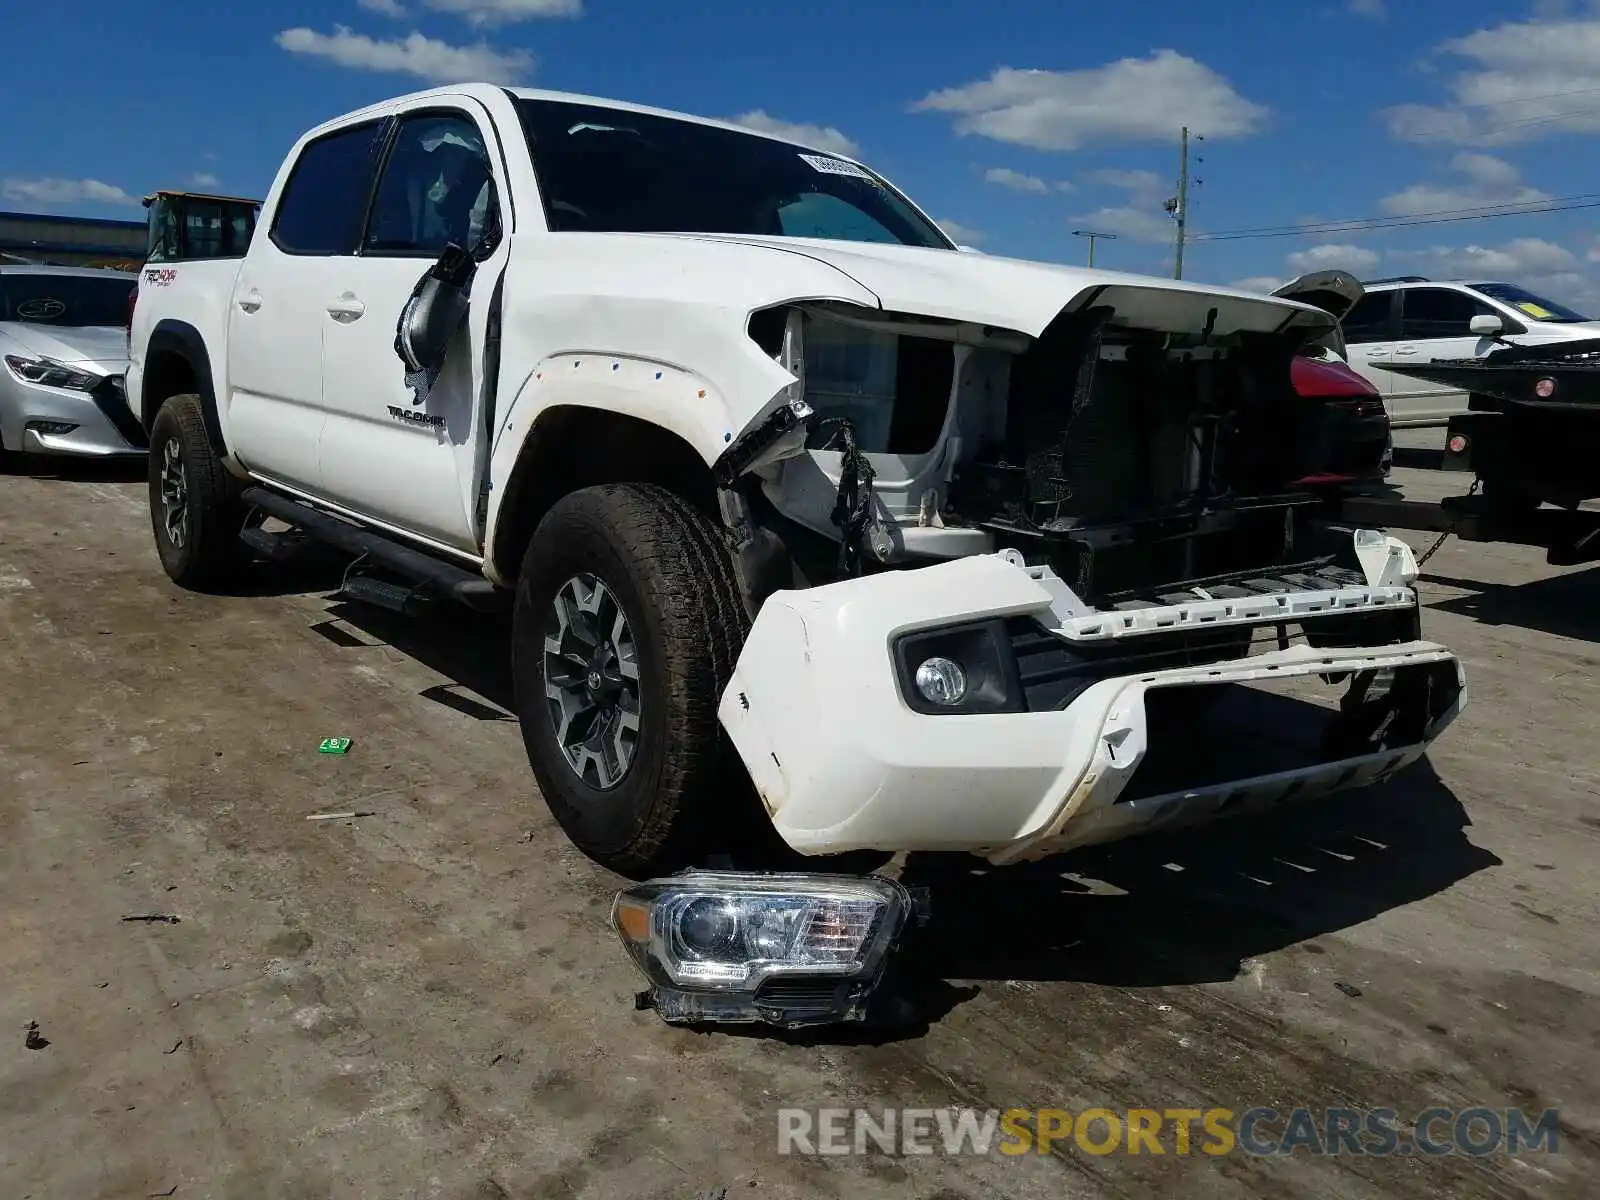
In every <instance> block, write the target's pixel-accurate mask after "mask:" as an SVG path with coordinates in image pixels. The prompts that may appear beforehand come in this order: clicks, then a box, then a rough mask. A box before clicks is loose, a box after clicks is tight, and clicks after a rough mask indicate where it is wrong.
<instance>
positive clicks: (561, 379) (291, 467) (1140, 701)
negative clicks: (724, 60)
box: [127, 84, 1465, 873]
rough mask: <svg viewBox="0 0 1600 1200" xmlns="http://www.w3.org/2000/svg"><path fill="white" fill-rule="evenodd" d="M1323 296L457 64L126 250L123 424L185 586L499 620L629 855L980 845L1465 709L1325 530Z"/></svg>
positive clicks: (1161, 821) (1410, 740)
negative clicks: (307, 545) (232, 195)
mask: <svg viewBox="0 0 1600 1200" xmlns="http://www.w3.org/2000/svg"><path fill="white" fill-rule="evenodd" d="M1332 327H1333V322H1332V319H1331V318H1330V317H1329V315H1328V314H1327V313H1326V312H1324V311H1321V310H1319V309H1317V308H1313V307H1311V306H1309V305H1305V304H1300V303H1295V302H1292V301H1289V300H1286V299H1281V298H1273V297H1266V296H1260V295H1254V294H1249V293H1245V292H1240V291H1236V290H1231V289H1226V288H1211V287H1205V286H1197V285H1193V284H1188V283H1181V282H1173V281H1167V280H1160V279H1154V278H1145V277H1140V276H1132V275H1119V274H1111V273H1106V272H1096V271H1084V270H1077V269H1072V268H1066V267H1060V266H1053V265H1046V264H1039V263H1029V262H1021V261H1015V260H1009V259H1003V258H998V257H991V256H988V255H984V254H979V253H969V252H965V251H964V249H963V248H962V247H959V246H957V245H955V244H954V243H952V242H951V240H950V239H949V238H948V237H946V236H945V234H944V233H943V232H941V231H940V229H939V227H938V226H937V225H936V224H935V223H934V222H933V221H932V220H930V219H929V218H928V217H927V216H926V215H925V214H924V212H923V211H922V210H920V209H919V208H918V207H917V206H916V205H915V204H913V203H912V202H911V201H910V200H909V199H907V198H906V197H905V196H904V195H903V194H902V193H901V192H899V191H898V190H897V189H896V188H895V187H893V186H892V185H891V184H890V183H888V182H887V181H886V180H884V179H883V178H882V177H881V176H879V175H878V174H876V173H875V172H873V171H872V170H870V169H869V168H867V167H866V166H863V165H862V164H861V163H859V162H856V161H853V160H850V159H847V158H843V157H840V156H838V155H836V154H830V153H825V152H823V151H820V150H817V149H815V148H813V147H808V146H803V145H795V144H791V143H789V142H786V141H784V140H781V139H778V138H774V137H769V136H766V135H764V134H761V133H756V132H751V131H749V130H744V129H739V128H736V127H733V126H730V125H727V124H723V123H719V122H715V121H707V120H702V119H699V118H695V117H689V116H683V115H680V114H675V113H669V112H662V111H659V110H653V109H647V108H641V107H638V106H634V105H629V104H623V103H615V102H611V101H603V100H594V99H590V98H585V97H577V96H568V95H559V94H552V93H542V92H532V91H523V90H516V89H505V88H499V87H493V86H489V85H478V84H474V85H466V86H459V87H449V88H443V89H439V90H434V91H429V92H424V93H420V94H415V95H409V96H405V97H402V98H399V99H395V100H391V101H388V102H386V103H383V104H378V105H375V106H373V107H371V108H367V109H363V110H361V111H360V112H355V113H351V114H349V115H348V116H344V117H340V118H338V119H337V120H333V121H330V122H328V123H327V124H324V125H322V126H319V127H318V128H316V129H313V130H311V131H310V132H308V133H307V134H305V135H304V137H302V138H301V139H300V140H299V142H297V143H296V145H295V146H294V148H293V150H292V151H291V152H290V154H289V156H288V157H287V159H286V160H285V162H284V164H283V166H282V168H281V169H280V170H279V172H278V175H277V178H276V180H275V181H274V183H273V185H272V188H271V191H270V193H269V194H268V196H267V199H266V201H265V205H264V207H263V210H262V213H261V218H260V223H259V226H258V227H257V229H256V232H255V235H254V237H253V239H252V241H251V242H250V244H249V247H248V250H247V251H246V252H245V254H244V256H243V258H242V260H233V261H227V260H212V261H203V262H194V263H181V264H177V265H173V266H165V267H160V268H151V269H149V270H147V271H146V272H145V273H144V275H143V277H142V280H141V283H140V288H139V296H138V301H137V305H136V309H135V312H134V316H133V321H132V327H131V365H130V367H129V369H128V373H127V391H128V396H129V398H130V403H131V404H132V405H133V406H134V408H135V411H136V412H137V413H138V414H140V416H141V418H142V421H143V423H144V425H145V427H146V428H147V429H148V430H149V433H150V445H151V452H150V456H149V461H150V512H151V517H152V523H153V526H154V533H155V538H156V543H157V546H158V549H159V552H160V557H161V562H162V564H163V566H164V567H165V569H166V571H167V573H168V574H169V575H170V576H171V577H172V579H174V580H175V581H177V582H178V583H179V584H181V585H183V586H186V587H194V588H206V587H212V586H217V585H219V584H222V583H223V582H224V581H226V579H227V578H228V577H229V576H230V575H231V574H232V573H234V572H237V571H239V570H243V569H255V570H259V569H263V568H262V567H260V566H259V565H252V561H251V560H253V559H256V558H263V557H264V558H267V559H268V560H269V561H270V560H271V559H272V557H273V555H274V553H275V552H276V550H277V549H280V548H281V545H282V541H283V538H284V536H285V535H284V534H282V533H273V532H271V531H270V529H269V528H268V527H267V526H266V525H265V524H264V522H265V521H266V520H267V518H269V517H270V518H273V519H274V526H275V525H276V523H277V522H286V523H287V524H288V525H290V526H293V527H295V528H296V529H298V530H299V531H300V536H301V537H304V536H305V535H311V536H313V537H315V538H318V539H323V540H326V541H329V542H332V543H334V544H336V545H338V546H341V547H343V548H345V549H347V550H349V551H352V552H355V553H358V554H360V555H361V556H362V557H361V559H360V562H361V563H362V564H364V565H366V566H370V567H373V568H375V569H376V570H377V572H378V573H376V574H367V575H361V574H356V575H354V576H352V577H351V578H350V579H349V580H348V581H347V583H346V585H345V586H346V590H347V591H349V592H350V593H351V594H352V595H355V596H358V597H360V598H362V599H365V600H368V601H372V602H376V603H381V604H389V605H392V606H394V607H397V608H401V609H404V608H407V607H409V606H410V605H411V604H412V602H414V601H415V600H417V599H418V598H420V597H433V598H442V597H450V598H454V599H456V600H460V601H463V602H465V603H467V604H470V605H474V606H477V607H479V608H484V609H488V608H492V607H493V606H495V605H496V604H499V603H507V604H509V605H510V606H511V607H512V624H513V643H512V654H513V658H514V674H515V680H516V691H517V706H518V709H519V712H518V716H519V719H520V722H521V728H522V732H523V737H524V740H525V742H526V745H527V752H528V757H529V760H530V762H531V764H532V767H533V772H534V774H535V776H536V777H537V779H538V783H539V787H540V790H541V791H542V793H543V795H544V798H545V800H546V802H547V803H548V804H549V806H550V808H551V810H552V811H553V813H554V815H555V817H556V818H557V819H558V820H559V822H560V823H561V825H562V826H563V828H564V829H565V830H566V831H567V833H568V835H569V836H570V837H571V838H572V840H573V841H574V842H575V843H576V844H577V845H578V846H580V847H581V848H582V849H583V850H584V851H585V852H587V853H588V854H589V855H591V856H592V857H593V858H595V859H596V860H598V861H600V862H601V863H604V864H606V865H608V866H610V867H612V868H614V869H617V870H619V871H622V872H624V873H639V872H646V871H651V870H655V869H659V868H660V867H662V866H664V865H666V864H669V863H673V862H682V861H684V860H686V859H689V858H692V857H694V856H696V855H698V854H700V853H702V852H704V851H705V850H706V848H707V847H713V848H714V847H715V846H716V844H717V843H718V842H719V841H726V840H727V839H729V838H730V837H731V836H732V831H733V830H735V829H736V828H738V827H739V825H740V822H741V821H743V820H744V819H745V818H746V817H747V816H749V817H753V819H754V820H756V821H757V822H763V823H766V824H768V825H770V826H771V827H775V828H776V830H777V832H778V833H779V834H780V835H781V837H782V839H783V841H784V842H786V843H787V844H788V846H790V847H791V848H792V849H793V850H795V851H798V852H799V853H801V854H805V855H826V854H834V853H838V852H843V851H848V850H858V849H860V850H867V849H871V850H880V851H882V850H888V851H902V850H954V851H965V852H971V853H974V854H978V855H981V856H983V857H985V858H987V859H989V860H990V861H992V862H995V863H1008V862H1014V861H1018V860H1022V859H1028V858H1036V857H1040V856H1043V855H1046V854H1050V853H1053V852H1056V851H1059V850H1062V849H1065V848H1068V847H1072V846H1077V845H1082V844H1085V843H1090V842H1103V841H1108V840H1112V839H1115V838H1119V837H1123V836H1126V835H1128V834H1132V833H1139V832H1143V831H1145V830H1150V829H1157V828H1169V827H1173V826H1177V825H1183V824H1187V823H1190V822H1194V821H1199V820H1204V819H1207V818H1209V817H1212V816H1216V815H1219V814H1223V813H1232V812H1236V811H1249V810H1255V809H1259V808H1262V807H1265V806H1269V805H1272V804H1276V803H1278V802H1280V801H1283V800H1285V799H1288V798H1291V797H1292V798H1296V799H1301V798H1309V797H1313V796H1325V795H1328V794H1330V793H1333V792H1337V791H1339V790H1340V789H1344V788H1350V787H1355V786H1360V785H1365V784H1370V783H1373V782H1375V781H1378V780H1382V779H1384V778H1386V777H1388V776H1390V775H1391V774H1393V773H1394V772H1396V771H1398V770H1400V769H1402V768H1404V767H1405V766H1407V765H1408V764H1409V763H1411V762H1413V761H1414V760H1416V759H1417V758H1418V757H1419V756H1421V755H1422V754H1423V753H1424V751H1425V750H1426V748H1427V746H1428V745H1429V743H1430V742H1431V741H1432V740H1433V739H1434V738H1435V737H1436V736H1437V735H1438V734H1439V733H1440V731H1441V730H1442V729H1444V727H1445V726H1446V725H1447V724H1449V722H1450V721H1451V720H1452V719H1453V718H1454V717H1455V715H1456V714H1457V713H1458V712H1459V711H1460V708H1461V706H1462V704H1463V702H1464V697H1465V681H1464V678H1463V675H1462V672H1461V669H1460V667H1459V665H1458V663H1457V660H1456V659H1455V657H1454V656H1453V655H1452V654H1451V653H1450V652H1449V651H1448V650H1447V649H1445V648H1444V647H1443V646H1440V645H1436V644H1434V643H1431V642H1428V641H1424V640H1422V638H1421V635H1420V624H1419V606H1418V601H1417V596H1416V593H1415V591H1414V589H1413V587H1412V586H1411V585H1412V581H1413V579H1414V578H1415V575H1416V563H1415V559H1414V558H1413V557H1412V556H1411V553H1410V551H1409V550H1408V549H1407V548H1406V547H1405V546H1404V544H1403V543H1400V542H1399V541H1397V540H1395V539H1392V538H1388V537H1386V536H1384V535H1383V534H1381V533H1378V532H1373V531H1364V530H1354V529H1349V528H1341V527H1339V526H1338V525H1337V524H1335V523H1333V522H1331V521H1330V520H1329V514H1328V512H1327V511H1326V509H1325V508H1324V507H1323V505H1324V501H1323V500H1321V499H1319V498H1318V496H1317V495H1316V494H1314V492H1313V491H1311V490H1308V489H1307V488H1305V487H1302V486H1300V485H1301V483H1302V482H1303V481H1304V480H1306V479H1308V478H1312V477H1314V476H1315V473H1316V469H1317V464H1316V463H1315V462H1314V461H1310V460H1309V458H1308V455H1309V454H1310V451H1309V450H1308V449H1307V447H1308V446H1309V445H1310V444H1311V443H1310V441H1309V440H1308V439H1307V438H1306V437H1305V430H1304V416H1305V413H1304V409H1305V404H1304V403H1303V402H1302V401H1301V400H1299V399H1298V398H1297V397H1296V395H1295V393H1294V391H1293V389H1292V387H1291V381H1290V363H1291V359H1292V357H1293V356H1294V355H1295V353H1296V352H1297V351H1298V350H1300V349H1301V348H1303V347H1306V346H1309V345H1311V344H1313V343H1315V342H1316V341H1317V340H1318V339H1322V338H1325V337H1326V336H1327V335H1328V334H1329V332H1330V330H1331V329H1332Z"/></svg>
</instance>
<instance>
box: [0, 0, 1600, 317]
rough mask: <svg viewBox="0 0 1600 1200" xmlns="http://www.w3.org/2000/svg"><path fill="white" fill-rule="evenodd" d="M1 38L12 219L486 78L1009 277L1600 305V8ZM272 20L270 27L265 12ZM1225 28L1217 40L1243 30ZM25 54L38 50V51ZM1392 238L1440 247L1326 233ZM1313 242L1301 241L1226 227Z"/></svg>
mask: <svg viewBox="0 0 1600 1200" xmlns="http://www.w3.org/2000/svg"><path fill="white" fill-rule="evenodd" d="M12 9H13V11H11V12H9V13H8V15H7V22H6V25H7V29H6V32H7V42H8V45H9V46H10V47H11V49H12V53H11V54H9V55H8V57H7V68H6V73H7V84H8V87H7V93H8V95H9V96H10V98H11V103H10V105H9V112H8V116H9V120H8V121H7V122H6V126H5V132H4V134H3V135H0V208H5V209H8V210H23V211H51V212H71V213H81V214H85V215H96V216H119V215H122V216H127V217H129V218H133V219H138V218H139V217H141V215H142V213H141V210H140V209H139V208H138V201H137V197H138V196H139V195H141V194H142V193H144V192H146V191H149V190H151V189H154V188H156V187H171V186H184V185H195V186H207V187H218V188H221V189H224V190H227V191H229V192H234V193H240V194H249V195H260V194H263V193H264V192H265V190H266V188H267V186H268V184H269V183H270V181H271V178H272V175H273V172H274V170H275V168H276V167H277V165H278V162H279V160H280V158H281V157H282V154H283V152H284V151H285V149H286V148H287V147H288V146H289V145H290V143H291V142H292V141H293V140H294V138H295V137H296V136H297V135H298V134H299V133H300V132H301V131H302V130H303V129H304V128H306V127H307V126H309V125H312V124H315V123H317V122H319V121H321V120H324V119H326V118H328V117H330V116H333V115H336V114H338V113H340V112H344V111H347V110H349V109H351V108H355V107H358V106H359V105H362V104H364V103H368V102H370V101H373V100H377V99H381V98H383V97H385V96H389V95H394V94H398V93H400V92H405V91H411V90H414V89H416V88H419V87H425V86H429V85H431V84H433V83H435V82H450V81H456V80H460V79H463V78H467V77H477V78H491V79H497V80H502V81H513V82H518V83H526V84H530V85H534V86H539V87H546V88H553V89H559V90H568V91H581V92H588V93H591V94H597V95H602V96H615V97H618V98H623V99H628V100H634V101H639V102H642V103H648V104H657V105H662V106H664V107H669V108H677V109H683V110H687V111H690V112H697V113H702V114H705V115H708V116H718V117H735V118H743V119H745V120H746V121H749V122H751V123H755V124H762V125H765V126H767V127H770V128H782V127H783V124H784V123H789V124H792V125H795V126H804V127H809V130H810V132H809V136H811V137H813V138H822V139H824V140H826V141H830V142H832V143H835V144H837V145H838V146H839V147H840V148H841V149H845V150H849V151H853V152H855V153H857V154H858V155H859V156H860V157H861V158H862V159H863V160H865V161H867V162H869V163H871V164H872V165H873V166H874V167H875V168H876V169H878V170H879V171H881V172H882V173H884V174H885V175H887V176H888V177H889V178H891V179H893V180H894V181H895V182H896V183H898V184H899V185H900V186H902V187H903V188H905V189H906V190H907V191H909V192H910V193H911V194H912V195H913V196H914V197H915V198H916V199H917V200H918V202H919V203H921V204H922V205H923V206H924V207H926V208H927V209H928V210H929V211H930V212H932V213H933V215H934V216H935V217H936V218H938V219H939V220H941V221H942V222H945V223H947V224H948V225H949V226H950V227H951V228H952V229H953V230H954V231H955V232H956V233H957V234H958V236H959V237H961V238H962V239H964V240H970V241H972V242H974V243H975V244H978V245H980V246H981V248H983V249H984V250H987V251H990V252H992V253H997V254H1008V255H1015V256H1019V257H1028V258H1040V259H1047V260H1053V261H1064V262H1081V261H1083V257H1084V253H1085V250H1086V246H1085V244H1084V242H1083V241H1082V240H1081V239H1079V238H1075V237H1073V236H1072V232H1071V231H1072V230H1074V229H1080V228H1086V227H1087V228H1093V229H1101V230H1106V231H1109V232H1115V233H1118V234H1119V235H1120V236H1119V239H1118V240H1117V241H1115V242H1111V243H1102V244H1101V246H1100V247H1099V248H1098V250H1097V256H1096V257H1097V265H1101V266H1107V267H1115V268H1120V269H1126V270H1135V271H1150V272H1157V273H1162V274H1169V273H1170V271H1171V235H1172V222H1171V220H1170V218H1169V217H1168V216H1167V215H1166V214H1165V213H1164V212H1163V210H1162V201H1163V200H1165V199H1166V198H1167V197H1168V196H1170V195H1172V194H1173V190H1174V186H1173V181H1174V179H1175V177H1176V174H1177V160H1178V148H1177V135H1178V129H1179V127H1180V126H1182V125H1184V124H1185V123H1187V124H1189V125H1190V126H1191V127H1192V128H1193V130H1194V131H1195V133H1197V134H1200V135H1203V136H1204V138H1205V140H1204V141H1203V142H1197V143H1196V144H1195V147H1194V151H1195V155H1196V157H1197V158H1198V159H1201V160H1203V161H1198V162H1196V163H1195V165H1194V173H1195V175H1196V176H1197V177H1198V178H1199V179H1200V180H1201V181H1203V182H1202V183H1201V185H1200V186H1199V187H1198V188H1197V189H1196V190H1195V191H1194V193H1193V196H1192V203H1191V208H1190V218H1191V219H1190V226H1191V230H1192V231H1193V232H1194V233H1196V234H1197V235H1199V236H1198V238H1197V240H1195V241H1193V242H1192V243H1191V244H1190V247H1189V249H1188V251H1187V254H1186V264H1185V267H1186V269H1185V276H1186V277H1187V278H1193V279H1205V280H1211V281H1214V282H1219V283H1230V282H1238V281H1243V280H1254V281H1262V282H1264V281H1268V280H1277V279H1285V278H1288V277H1289V276H1291V275H1293V274H1296V273H1298V272H1299V271H1300V270H1304V269H1309V268H1314V267H1318V266H1347V267H1350V268H1352V269H1355V270H1357V271H1358V272H1359V273H1363V274H1365V275H1367V276H1369V277H1370V276H1372V275H1375V274H1399V273H1417V274H1432V275H1436V276H1447V275H1454V274H1476V275H1491V276H1496V277H1501V278H1513V279H1516V280H1518V281H1520V282H1523V283H1526V284H1528V285H1530V286H1534V287H1536V288H1541V289H1543V290H1545V291H1547V292H1549V293H1550V294H1551V295H1552V296H1554V298H1556V299H1560V300H1567V301H1569V302H1578V303H1580V304H1588V305H1590V306H1591V307H1593V308H1595V309H1596V310H1597V311H1600V240H1597V238H1596V234H1597V232H1600V207H1596V208H1577V209H1573V210H1569V211H1560V212H1549V211H1545V212H1533V213H1526V212H1523V213H1519V214H1517V215H1510V216H1502V217H1499V218H1496V219H1492V220H1472V221H1434V220H1432V218H1431V214H1437V213H1454V212H1460V211H1462V210H1481V209H1483V208H1484V207H1487V206H1507V205H1511V206H1520V207H1522V208H1526V207H1528V206H1530V205H1538V204H1547V203H1550V202H1552V201H1561V200H1564V198H1567V197H1573V196H1578V197H1589V196H1591V195H1593V198H1594V199H1596V200H1600V195H1594V194H1596V193H1600V156H1597V155H1596V154H1595V152H1594V151H1595V148H1596V137H1597V136H1600V0H1596V2H1590V0H1567V2H1565V3H1562V2H1559V0H1542V2H1541V0H1509V2H1507V0H1501V2H1490V0H1452V2H1451V3H1448V4H1446V3H1444V2H1443V0H1300V2H1299V3H1293V4H1283V3H1268V2H1267V0H1228V2H1226V3H1223V4H1211V5H1200V4H1192V3H1178V2H1175V0H1122V2H1121V3H1118V4H1112V5H1091V4H1079V3H1064V2H1063V0H984V2H983V3H972V2H970V0H969V2H966V3H957V2H956V0H915V2H913V0H898V2H894V3H889V2H885V0H810V3H808V4H806V5H781V6H780V5H764V4H744V3H734V2H733V0H715V2H713V0H677V2H674V0H324V2H321V3H315V2H312V0H299V2H291V3H281V4H276V5H271V6H267V5H241V6H239V7H238V8H233V7H232V6H230V5H226V4H219V3H217V2H216V0H165V2H164V3H161V4H156V3H153V2H130V0H78V2H77V3H74V4H71V5H54V4H44V3H28V4H20V5H14V6H12ZM269 9H270V10H271V11H268V10H269ZM1219 14H1220V15H1219ZM21 48H26V50H27V51H28V52H26V53H19V52H18V50H19V49H21ZM1371 217H1383V218H1386V219H1388V220H1391V221H1395V220H1416V219H1420V220H1422V221H1424V222H1426V223H1422V224H1413V225H1407V226H1399V227H1391V228H1380V229H1373V228H1370V227H1362V228H1356V229H1348V228H1344V229H1340V228H1334V229H1328V228H1326V227H1324V228H1323V229H1322V230H1321V231H1317V230H1315V229H1310V230H1307V229H1305V228H1304V227H1305V226H1306V225H1307V224H1308V223H1311V222H1323V223H1325V224H1326V223H1331V222H1336V221H1341V220H1344V219H1349V218H1371ZM1265 227H1289V228H1290V229H1292V230H1293V231H1294V232H1293V233H1292V235H1291V236H1285V237H1272V238H1265V237H1247V238H1233V239H1228V240H1211V241H1208V240H1206V237H1205V235H1207V234H1219V233H1227V232H1229V231H1239V230H1257V229H1262V228H1265Z"/></svg>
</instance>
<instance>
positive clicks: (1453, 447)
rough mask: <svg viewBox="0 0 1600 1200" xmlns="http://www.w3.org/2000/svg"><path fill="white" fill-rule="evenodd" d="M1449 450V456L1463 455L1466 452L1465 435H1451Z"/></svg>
mask: <svg viewBox="0 0 1600 1200" xmlns="http://www.w3.org/2000/svg"><path fill="white" fill-rule="evenodd" d="M1449 448H1450V453H1451V454H1465V453H1466V452H1467V435H1466V434H1464V433H1457V434H1452V435H1451V437H1450V442H1449Z"/></svg>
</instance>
